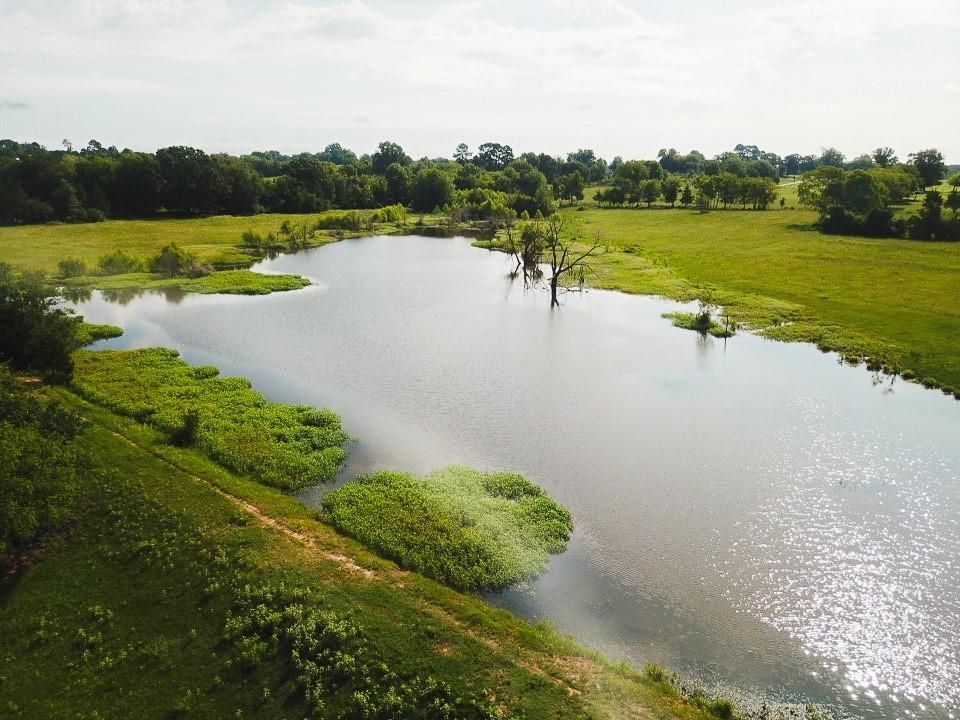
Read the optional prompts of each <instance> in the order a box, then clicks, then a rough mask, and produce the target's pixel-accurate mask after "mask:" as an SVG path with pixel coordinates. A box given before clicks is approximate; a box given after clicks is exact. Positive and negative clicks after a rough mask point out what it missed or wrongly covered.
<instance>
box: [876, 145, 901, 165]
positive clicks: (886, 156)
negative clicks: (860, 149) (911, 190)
mask: <svg viewBox="0 0 960 720" xmlns="http://www.w3.org/2000/svg"><path fill="white" fill-rule="evenodd" d="M872 157H873V161H874V162H875V163H876V164H877V166H878V167H882V168H885V167H890V166H891V165H896V164H897V153H896V152H894V150H893V148H891V147H878V148H877V149H876V150H874V151H873V155H872Z"/></svg>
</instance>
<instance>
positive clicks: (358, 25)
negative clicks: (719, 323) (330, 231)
mask: <svg viewBox="0 0 960 720" xmlns="http://www.w3.org/2000/svg"><path fill="white" fill-rule="evenodd" d="M958 118H960V2H958V0H923V2H911V3H907V2H903V0H895V1H894V0H789V1H783V2H780V1H773V0H770V1H764V0H755V1H752V2H750V1H747V0H724V1H723V2H719V1H715V0H681V1H680V2H672V1H669V0H658V2H647V1H646V0H588V1H586V2H584V0H571V1H568V0H552V1H550V2H539V3H532V2H524V1H523V0H474V1H466V2H460V1H459V0H446V1H442V0H438V1H434V0H425V1H421V2H389V1H386V0H344V1H342V2H332V1H331V0H296V1H277V2H257V1H255V0H75V1H70V0H0V137H11V138H14V139H17V140H37V141H39V142H41V143H43V144H45V145H47V146H48V147H54V146H57V145H59V143H60V141H61V140H62V139H63V138H69V139H70V140H72V141H73V143H74V144H76V145H80V144H83V143H86V141H87V140H89V139H90V138H97V139H98V140H100V141H102V142H103V143H104V144H105V145H108V144H115V145H117V146H118V147H121V148H122V147H130V148H134V149H142V150H152V149H155V148H157V147H162V146H165V145H171V144H189V145H195V146H198V147H202V148H204V149H207V150H210V151H217V150H224V151H230V152H247V151H250V150H254V149H267V148H276V149H279V150H282V151H287V152H289V151H303V150H311V151H314V150H319V149H322V148H323V147H324V146H325V145H327V144H328V143H331V142H340V143H342V144H344V145H346V146H348V147H351V148H353V149H354V150H356V151H357V152H368V151H371V150H372V149H374V148H375V146H376V143H377V142H378V141H379V140H382V139H391V140H395V141H397V142H399V143H400V144H402V145H403V146H404V147H405V148H406V149H407V151H408V152H409V153H411V154H412V155H414V156H416V157H419V156H422V155H429V156H437V155H450V154H451V153H452V151H453V148H454V146H455V145H456V144H457V143H458V142H461V141H464V142H467V143H468V144H470V145H471V146H476V145H477V144H479V143H481V142H484V141H488V140H489V141H496V142H504V143H507V144H510V145H511V146H513V148H514V149H515V150H516V151H518V152H520V151H524V150H537V151H544V152H551V153H561V152H566V151H567V150H570V149H574V148H577V147H592V148H594V149H595V150H596V151H597V152H598V153H599V154H601V155H602V156H605V157H607V158H608V159H609V158H611V157H612V156H614V155H622V156H624V157H649V156H652V155H653V154H655V153H656V151H657V149H658V148H661V147H676V148H678V149H680V150H681V151H686V150H689V149H690V148H698V149H700V150H702V151H703V152H705V153H707V154H714V153H717V152H720V151H721V150H725V149H729V148H731V147H732V146H733V145H735V144H736V143H738V142H743V143H752V144H758V145H760V146H761V147H763V148H764V149H768V150H771V151H774V152H778V153H781V154H787V153H789V152H804V153H806V152H818V151H819V149H820V148H821V147H822V146H826V145H835V146H836V147H838V148H840V149H841V150H842V151H843V152H845V153H847V154H848V155H849V156H852V155H856V154H859V153H860V152H863V151H865V150H870V149H872V148H874V147H876V146H878V145H891V146H893V147H894V148H895V149H896V150H897V151H898V152H899V153H900V155H901V157H905V156H906V154H907V153H909V152H911V151H913V150H916V149H919V148H921V147H929V146H935V147H938V148H940V149H941V150H942V151H943V152H944V154H945V155H946V156H947V159H948V161H951V162H960V121H958Z"/></svg>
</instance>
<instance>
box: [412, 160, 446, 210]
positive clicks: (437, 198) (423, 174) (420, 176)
mask: <svg viewBox="0 0 960 720" xmlns="http://www.w3.org/2000/svg"><path fill="white" fill-rule="evenodd" d="M452 199H453V182H452V181H451V180H450V177H449V176H448V175H447V174H446V173H445V172H443V171H441V170H438V169H436V168H426V169H424V170H421V171H420V172H418V173H417V174H416V175H414V177H413V182H412V183H411V186H410V205H411V206H412V207H413V209H414V210H416V211H417V212H430V211H431V210H434V209H435V208H442V207H444V206H445V205H449V204H450V202H451V200H452Z"/></svg>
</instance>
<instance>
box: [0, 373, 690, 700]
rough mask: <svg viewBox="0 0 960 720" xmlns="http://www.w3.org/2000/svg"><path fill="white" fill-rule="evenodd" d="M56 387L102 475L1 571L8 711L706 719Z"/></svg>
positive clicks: (2, 682) (662, 688)
mask: <svg viewBox="0 0 960 720" xmlns="http://www.w3.org/2000/svg"><path fill="white" fill-rule="evenodd" d="M48 392H50V394H52V395H53V396H54V397H56V398H57V399H59V400H60V401H61V402H63V403H64V404H66V405H67V406H68V407H70V408H72V409H74V410H75V411H77V412H79V413H81V415H82V416H83V417H85V418H86V420H87V428H86V430H85V432H84V435H83V436H82V437H83V441H84V443H85V444H86V446H87V447H88V448H89V450H90V452H91V453H92V455H93V459H94V461H95V463H96V464H97V465H98V466H101V467H103V468H105V469H106V472H104V473H96V474H95V475H93V476H92V477H93V479H92V480H91V481H90V482H89V483H87V484H86V485H85V486H84V488H83V498H82V503H83V512H81V513H80V514H79V516H78V518H77V521H76V522H75V523H74V524H73V525H72V526H71V527H70V528H69V529H68V531H67V532H66V533H65V534H64V535H63V536H62V537H60V538H59V539H56V540H54V541H53V542H52V543H50V544H48V545H47V547H46V548H45V549H44V550H43V551H41V552H39V553H37V554H35V555H34V557H33V559H32V561H31V562H30V564H29V567H28V569H26V570H25V571H24V572H22V573H21V575H20V576H19V578H18V579H17V581H16V582H13V583H11V581H10V579H9V578H6V579H4V582H3V583H2V584H0V715H3V717H9V718H53V717H71V718H73V717H77V718H80V717H83V718H120V717H138V718H173V717H190V718H211V719H212V718H226V717H230V718H248V717H258V718H303V717H307V716H311V717H330V718H333V717H357V718H359V717H384V718H387V717H389V718H394V717H428V716H429V717H448V716H453V715H441V714H440V713H439V712H438V713H434V714H431V715H428V714H427V712H426V697H427V694H425V692H424V688H427V689H428V690H430V692H429V696H430V697H435V698H440V699H441V700H445V701H450V702H453V703H455V704H456V707H457V708H460V710H459V711H457V712H456V713H455V716H457V717H477V718H481V717H494V716H496V717H526V718H541V717H553V718H585V717H596V718H601V717H603V718H621V717H624V718H627V717H629V718H661V719H667V718H691V719H693V718H707V717H709V716H708V715H707V714H706V713H705V712H704V711H701V710H697V709H696V708H694V707H693V706H692V705H690V704H689V703H688V702H686V701H684V700H682V699H680V698H679V697H678V696H677V694H676V692H675V691H674V690H673V689H672V688H671V687H670V686H669V685H668V684H667V683H665V682H657V681H656V680H653V679H649V678H647V677H644V676H642V675H641V674H639V673H637V672H634V671H632V670H630V669H628V668H625V667H622V666H617V665H614V664H611V663H609V662H606V661H604V660H603V659H601V658H599V657H598V656H596V655H594V654H592V653H588V652H586V651H584V650H582V649H580V648H578V647H577V646H576V645H575V644H573V643H572V642H571V641H569V640H567V639H565V638H562V637H560V636H558V635H556V634H555V633H554V632H553V631H551V630H550V629H549V628H546V627H543V626H537V627H533V626H531V625H529V624H527V623H525V622H523V621H521V620H518V619H516V618H515V617H514V616H512V615H510V614H509V613H507V612H505V611H503V610H495V609H493V608H491V607H490V606H489V605H487V604H485V603H484V602H482V601H481V600H479V599H476V598H473V597H470V596H467V595H462V594H460V593H457V592H455V591H453V590H450V589H448V588H446V587H444V586H442V585H439V584H437V583H434V582H432V581H430V580H427V579H425V578H423V577H421V576H418V575H416V574H412V573H408V572H404V571H402V570H400V569H399V568H397V567H396V566H395V565H393V564H392V563H390V562H387V561H385V560H382V559H380V558H378V557H376V556H375V555H373V554H371V553H370V552H368V551H366V550H364V549H363V547H362V546H360V545H359V544H358V543H356V542H354V541H352V540H349V539H347V538H345V537H343V536H341V535H339V534H337V533H336V532H335V531H333V530H332V529H331V528H330V527H329V526H327V525H325V524H323V523H321V522H319V521H318V520H317V519H316V517H315V514H314V513H313V512H312V511H311V510H309V508H307V507H306V506H305V505H303V504H302V503H301V502H299V501H298V500H295V499H293V498H291V497H288V496H285V495H283V494H281V493H280V492H278V491H275V490H273V489H270V488H267V487H266V486H263V485H260V484H258V483H255V482H253V481H251V480H247V479H244V478H242V477H238V476H236V475H233V474H231V473H229V472H227V471H225V470H224V469H223V468H221V467H219V466H217V465H215V464H214V463H212V462H211V461H210V460H209V459H208V458H206V457H204V456H203V455H201V454H199V453H197V452H196V451H194V450H191V449H182V448H176V447H173V446H171V445H169V444H168V443H167V438H166V436H165V435H164V434H162V433H159V432H157V431H156V430H153V429H151V428H148V427H147V426H145V425H142V424H140V423H138V422H136V421H134V420H130V419H127V418H123V417H120V416H118V415H114V414H113V413H111V412H110V411H108V410H106V409H104V408H101V407H99V406H96V405H92V404H90V403H88V402H86V401H84V400H82V399H81V398H79V397H78V396H76V395H73V394H72V393H70V392H68V391H66V390H50V391H48ZM306 628H313V630H311V631H310V632H307V633H306V634H304V632H305V629H306ZM294 651H296V652H294ZM307 658H313V659H311V660H310V662H309V663H307V664H304V662H303V661H304V660H305V659H307ZM431 688H432V689H431ZM377 708H379V710H377ZM391 708H393V710H392V711H391ZM404 708H406V710H404ZM483 708H486V710H484V709H483ZM491 710H492V711H493V712H494V713H495V715H491V714H489V713H490V711H491Z"/></svg>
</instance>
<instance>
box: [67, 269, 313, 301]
mask: <svg viewBox="0 0 960 720" xmlns="http://www.w3.org/2000/svg"><path fill="white" fill-rule="evenodd" d="M69 285H70V287H75V288H76V287H85V288H92V289H95V290H127V289H131V288H179V289H181V290H184V291H186V292H195V293H202V294H213V293H225V294H231V295H267V294H269V293H272V292H284V291H287V290H299V289H301V288H304V287H306V286H307V285H310V281H309V280H307V279H306V278H304V277H300V276H299V275H281V274H277V275H267V274H264V273H258V272H253V271H252V270H220V271H217V272H212V273H210V274H208V275H203V276H201V277H195V278H189V277H173V278H171V277H167V276H166V275H164V274H163V273H146V272H131V273H124V274H120V275H86V276H81V277H76V278H71V279H70V282H69Z"/></svg>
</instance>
